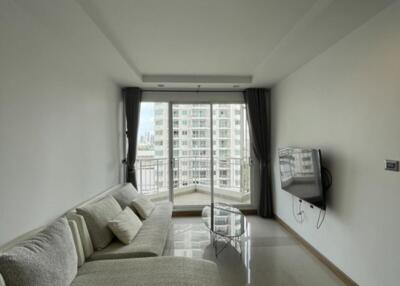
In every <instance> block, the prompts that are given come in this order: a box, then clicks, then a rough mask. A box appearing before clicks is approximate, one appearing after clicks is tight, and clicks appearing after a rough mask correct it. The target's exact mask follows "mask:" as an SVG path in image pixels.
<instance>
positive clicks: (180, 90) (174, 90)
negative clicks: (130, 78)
mask: <svg viewBox="0 0 400 286" xmlns="http://www.w3.org/2000/svg"><path fill="white" fill-rule="evenodd" d="M142 91H143V92H196V93H199V92H243V90H182V89H169V90H159V89H142Z"/></svg>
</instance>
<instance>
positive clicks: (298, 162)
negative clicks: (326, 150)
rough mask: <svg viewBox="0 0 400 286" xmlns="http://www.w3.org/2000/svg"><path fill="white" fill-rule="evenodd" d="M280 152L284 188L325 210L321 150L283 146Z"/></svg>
mask: <svg viewBox="0 0 400 286" xmlns="http://www.w3.org/2000/svg"><path fill="white" fill-rule="evenodd" d="M278 153H279V168H280V174H281V185H282V189H283V190H285V191H287V192H289V193H290V194H292V195H293V196H296V197H298V198H299V199H301V200H304V201H306V202H308V203H310V204H312V205H315V206H317V207H319V208H321V209H323V210H325V209H326V204H325V192H324V187H323V182H322V166H321V151H320V150H318V149H307V148H283V149H279V151H278Z"/></svg>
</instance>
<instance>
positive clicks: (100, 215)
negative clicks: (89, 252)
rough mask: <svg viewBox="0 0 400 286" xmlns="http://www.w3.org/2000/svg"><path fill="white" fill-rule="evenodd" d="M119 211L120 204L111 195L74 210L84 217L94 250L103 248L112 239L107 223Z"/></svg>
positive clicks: (112, 235)
mask: <svg viewBox="0 0 400 286" xmlns="http://www.w3.org/2000/svg"><path fill="white" fill-rule="evenodd" d="M121 211H122V209H121V207H120V205H119V204H118V202H117V201H116V200H115V199H114V198H113V197H111V196H106V197H104V198H102V199H100V200H98V201H95V202H93V203H90V204H88V205H85V206H83V207H80V208H77V209H76V212H77V213H78V214H79V215H82V216H83V218H84V219H85V222H86V225H87V228H88V230H89V234H90V238H91V239H92V242H93V246H94V248H95V249H96V250H100V249H103V248H104V247H106V246H107V245H109V244H110V242H111V241H112V239H113V237H114V234H113V233H112V232H111V231H110V229H109V228H108V227H107V224H108V222H109V221H110V220H112V219H113V218H115V217H116V216H117V215H118V214H119V213H120V212H121Z"/></svg>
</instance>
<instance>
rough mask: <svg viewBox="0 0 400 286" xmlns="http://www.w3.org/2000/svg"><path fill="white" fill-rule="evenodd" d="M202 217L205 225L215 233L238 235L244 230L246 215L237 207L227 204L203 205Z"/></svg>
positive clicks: (229, 235)
mask: <svg viewBox="0 0 400 286" xmlns="http://www.w3.org/2000/svg"><path fill="white" fill-rule="evenodd" d="M202 219H203V222H204V224H205V225H206V227H207V228H208V229H209V230H210V231H212V232H213V233H215V234H217V235H221V236H225V237H239V236H241V235H242V234H243V233H244V232H245V228H246V217H245V216H244V215H243V214H242V212H241V211H240V210H239V209H237V208H235V207H233V206H230V205H227V204H223V203H215V204H214V207H212V206H205V207H204V208H203V211H202Z"/></svg>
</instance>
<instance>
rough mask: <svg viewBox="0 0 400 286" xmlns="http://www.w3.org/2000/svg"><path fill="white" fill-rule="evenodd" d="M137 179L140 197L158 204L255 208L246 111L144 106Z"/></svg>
mask: <svg viewBox="0 0 400 286" xmlns="http://www.w3.org/2000/svg"><path fill="white" fill-rule="evenodd" d="M136 174H137V181H138V190H139V192H141V193H143V194H145V195H147V196H149V198H151V199H152V200H153V201H156V202H157V201H167V200H171V201H173V203H174V205H175V206H177V207H194V208H195V207H199V206H203V205H206V204H210V202H211V201H214V202H222V203H229V204H234V205H241V204H242V205H248V204H250V203H251V192H250V189H251V188H250V187H251V186H250V181H251V180H250V178H251V164H250V138H249V130H248V124H247V120H246V110H245V105H244V104H236V103H235V104H233V103H232V104H214V103H205V104H204V103H202V104H192V103H190V104H187V103H167V102H162V103H158V102H143V103H142V106H141V114H140V122H139V134H138V150H137V160H136Z"/></svg>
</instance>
